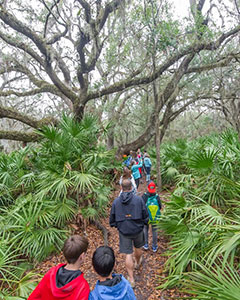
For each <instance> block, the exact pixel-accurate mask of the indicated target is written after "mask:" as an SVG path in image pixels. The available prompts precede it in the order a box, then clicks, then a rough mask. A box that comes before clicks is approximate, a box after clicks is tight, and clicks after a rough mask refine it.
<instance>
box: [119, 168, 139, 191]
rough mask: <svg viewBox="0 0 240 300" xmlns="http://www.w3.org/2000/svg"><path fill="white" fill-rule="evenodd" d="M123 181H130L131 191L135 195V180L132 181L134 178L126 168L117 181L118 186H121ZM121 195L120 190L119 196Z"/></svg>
mask: <svg viewBox="0 0 240 300" xmlns="http://www.w3.org/2000/svg"><path fill="white" fill-rule="evenodd" d="M123 179H129V180H130V181H131V183H132V191H133V193H134V194H135V193H136V192H137V186H136V183H135V180H134V178H133V176H132V173H131V171H130V170H129V169H128V168H127V167H124V168H123V174H122V176H121V177H120V180H119V184H120V185H122V181H123ZM121 193H122V190H121V192H120V194H121Z"/></svg>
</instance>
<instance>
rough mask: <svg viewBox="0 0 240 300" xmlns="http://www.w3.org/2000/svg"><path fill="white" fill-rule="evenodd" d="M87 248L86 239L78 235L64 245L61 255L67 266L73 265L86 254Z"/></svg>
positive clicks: (71, 237) (70, 238)
mask: <svg viewBox="0 0 240 300" xmlns="http://www.w3.org/2000/svg"><path fill="white" fill-rule="evenodd" d="M87 248H88V239H87V238H85V237H83V236H80V235H72V236H70V237H69V238H68V239H67V240H66V241H65V243H64V246H63V255H64V257H65V258H66V261H67V262H68V263H69V264H74V263H75V262H76V261H77V260H78V258H79V256H80V255H81V254H82V253H84V252H87Z"/></svg>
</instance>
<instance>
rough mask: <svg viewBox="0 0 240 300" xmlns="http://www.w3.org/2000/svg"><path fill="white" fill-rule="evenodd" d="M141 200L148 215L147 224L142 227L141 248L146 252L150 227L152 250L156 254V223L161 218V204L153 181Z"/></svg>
mask: <svg viewBox="0 0 240 300" xmlns="http://www.w3.org/2000/svg"><path fill="white" fill-rule="evenodd" d="M142 199H143V201H144V203H145V204H146V207H147V210H148V214H149V221H148V223H149V224H146V225H144V239H145V244H144V246H143V249H144V250H148V249H149V246H148V230H149V225H151V227H152V250H153V252H157V249H158V246H157V223H159V219H160V216H161V208H162V203H161V200H160V197H159V196H158V194H156V185H155V183H154V182H153V181H151V182H150V183H149V184H148V191H147V193H144V194H143V195H142Z"/></svg>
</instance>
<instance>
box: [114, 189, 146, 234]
mask: <svg viewBox="0 0 240 300" xmlns="http://www.w3.org/2000/svg"><path fill="white" fill-rule="evenodd" d="M109 223H110V226H111V227H117V229H118V230H119V231H120V232H121V233H122V234H123V235H135V234H138V233H140V232H141V231H142V230H143V227H144V225H145V224H148V211H147V207H146V205H145V203H144V201H143V199H142V197H139V196H136V195H134V194H133V192H122V193H121V194H120V196H119V197H117V198H116V199H115V200H114V201H113V205H112V209H111V212H110V218H109Z"/></svg>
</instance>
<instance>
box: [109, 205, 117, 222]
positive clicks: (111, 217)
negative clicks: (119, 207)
mask: <svg viewBox="0 0 240 300" xmlns="http://www.w3.org/2000/svg"><path fill="white" fill-rule="evenodd" d="M109 224H110V226H111V227H117V224H116V220H115V206H114V204H113V206H112V208H111V212H110V217H109Z"/></svg>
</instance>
